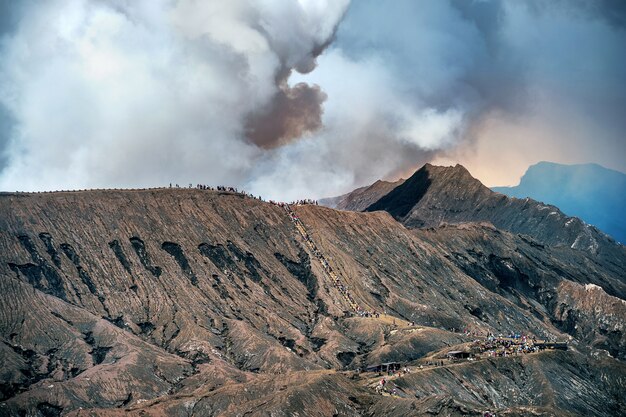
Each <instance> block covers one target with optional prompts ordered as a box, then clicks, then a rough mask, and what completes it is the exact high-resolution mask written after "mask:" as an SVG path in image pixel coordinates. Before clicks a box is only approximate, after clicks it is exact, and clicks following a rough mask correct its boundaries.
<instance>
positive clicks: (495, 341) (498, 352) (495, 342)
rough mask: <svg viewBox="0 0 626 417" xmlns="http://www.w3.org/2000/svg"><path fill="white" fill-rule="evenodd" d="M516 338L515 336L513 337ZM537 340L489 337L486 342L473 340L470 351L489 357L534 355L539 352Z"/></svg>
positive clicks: (522, 337) (525, 337)
mask: <svg viewBox="0 0 626 417" xmlns="http://www.w3.org/2000/svg"><path fill="white" fill-rule="evenodd" d="M513 336H516V335H513ZM536 342H537V339H535V338H534V337H533V338H529V337H527V336H521V335H517V337H512V338H501V337H495V336H493V335H489V336H488V337H487V339H486V340H475V341H474V343H473V344H472V345H471V350H472V351H473V352H475V353H476V354H479V355H482V356H491V357H500V356H502V357H506V356H513V355H521V354H525V353H534V352H538V351H539V347H538V346H536Z"/></svg>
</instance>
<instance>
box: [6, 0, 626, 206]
mask: <svg viewBox="0 0 626 417" xmlns="http://www.w3.org/2000/svg"><path fill="white" fill-rule="evenodd" d="M347 1H348V0H344V1H313V0H300V1H297V2H296V1H287V0H284V1H279V0H259V1H252V0H236V1H228V2H220V1H200V0H178V1H175V0H155V1H136V2H135V1H133V2H129V1H124V0H106V1H104V0H65V1H62V0H52V1H49V2H19V3H20V4H21V6H20V7H19V9H15V8H10V9H11V11H10V14H9V13H7V14H6V16H9V15H10V16H11V17H10V18H7V19H6V23H3V22H4V21H0V39H1V41H0V58H1V59H0V153H1V154H2V155H3V157H2V158H0V170H1V171H0V189H8V190H12V189H23V190H29V189H58V188H84V187H111V186H113V187H121V186H153V185H163V184H168V183H169V182H178V183H181V184H188V183H189V182H194V183H195V182H203V183H211V184H232V185H236V186H240V187H241V186H243V187H245V188H246V189H248V190H249V191H252V192H254V193H256V194H261V195H263V196H264V197H268V198H277V199H291V198H300V197H322V196H328V195H336V194H339V193H343V192H346V191H348V190H350V189H352V188H354V187H356V186H361V185H364V184H366V183H369V182H373V181H374V180H376V179H378V178H387V179H390V178H395V177H397V176H399V175H406V174H407V173H410V172H411V170H412V169H414V168H417V167H418V166H419V165H421V164H422V163H424V162H427V161H431V160H433V159H435V160H437V161H449V162H461V163H464V164H466V165H468V168H470V171H472V172H475V173H478V175H479V178H481V179H487V178H489V180H488V181H487V182H491V184H495V183H499V184H505V183H507V182H509V183H510V182H512V181H513V180H512V179H511V178H515V176H519V175H521V174H522V173H523V171H524V169H525V167H526V166H527V165H528V164H530V163H534V162H536V161H538V160H541V159H551V160H555V161H557V162H588V161H595V162H599V163H601V164H604V165H606V166H609V167H612V168H614V169H618V170H626V166H625V164H626V161H624V158H623V156H622V155H624V154H626V149H625V146H626V145H625V142H626V141H624V140H623V132H624V131H625V130H626V124H625V123H626V120H625V119H624V118H623V116H622V113H623V109H624V108H625V107H626V79H625V78H626V70H625V67H626V56H624V54H623V53H622V49H623V45H624V44H625V43H626V42H625V41H626V39H625V37H626V34H625V33H626V32H625V31H624V22H625V21H626V19H625V16H626V12H625V10H626V9H625V8H624V7H623V5H622V3H623V2H615V1H613V0H603V1H591V0H572V1H564V0H556V1H548V0H532V1H528V2H517V1H512V0H474V1H466V0H423V1H420V2H415V1H410V0H394V1H392V2H379V1H373V0H360V1H358V2H353V3H352V4H351V5H350V7H349V8H348V3H347ZM5 7H6V6H5ZM346 10H347V11H346ZM26 17H27V18H26ZM3 25H4V26H3ZM498 176H499V178H500V180H498V179H497V178H498Z"/></svg>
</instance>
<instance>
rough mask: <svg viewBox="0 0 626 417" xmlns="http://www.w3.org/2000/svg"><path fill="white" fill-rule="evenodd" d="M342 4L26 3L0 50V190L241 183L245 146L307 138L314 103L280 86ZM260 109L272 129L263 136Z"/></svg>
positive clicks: (301, 89)
mask: <svg viewBox="0 0 626 417" xmlns="http://www.w3.org/2000/svg"><path fill="white" fill-rule="evenodd" d="M346 6H347V3H346V2H345V1H332V2H331V1H329V2H323V1H322V2H311V1H305V0H302V1H300V2H293V1H278V0H276V1H270V0H264V1H256V0H255V1H246V0H238V1H229V2H205V1H196V0H180V1H177V2H173V1H165V0H155V1H149V2H127V1H122V0H108V1H96V0H67V1H60V0H57V1H50V2H44V3H40V2H37V3H33V4H31V5H30V6H29V7H28V10H27V13H24V16H23V18H22V19H21V20H20V21H19V24H18V25H17V26H16V28H15V30H13V31H12V32H11V33H10V34H9V35H6V36H5V37H4V38H3V42H2V47H1V54H2V59H1V60H0V93H2V94H1V97H0V101H1V104H2V106H4V107H5V108H6V109H7V110H8V113H9V114H10V115H11V117H12V118H13V119H14V120H15V124H16V128H15V129H13V130H12V133H11V138H10V140H9V142H8V144H5V149H4V152H5V154H6V155H7V158H8V164H7V165H6V166H5V167H4V169H3V171H2V173H1V174H0V189H9V190H10V189H25V190H29V189H58V188H77V187H78V188H82V187H99V186H148V185H163V184H167V183H169V182H179V183H185V184H186V183H188V182H191V181H193V182H203V181H206V182H212V183H227V184H240V183H242V182H243V181H244V180H245V178H246V176H247V175H248V172H249V169H250V166H251V165H253V164H254V161H255V159H256V158H258V157H259V155H260V154H261V153H262V149H260V148H259V146H257V145H262V146H268V147H270V146H272V145H273V142H276V141H278V142H282V141H287V140H292V139H294V137H296V136H297V135H299V134H300V133H302V132H304V131H311V130H314V129H317V128H319V117H317V119H316V117H315V116H314V114H318V115H319V114H320V113H321V109H320V105H321V103H322V101H323V97H324V96H323V93H322V92H321V91H320V90H319V88H317V87H315V86H304V85H301V86H297V87H289V86H286V85H284V82H283V80H284V79H285V78H286V76H288V74H289V73H290V72H291V71H292V70H296V71H310V70H311V69H313V68H314V66H315V58H316V56H317V55H319V53H320V52H321V51H322V50H323V48H324V46H325V45H327V43H328V40H329V39H330V38H332V36H333V34H334V31H335V28H336V25H337V23H338V22H339V20H340V19H341V17H342V15H343V13H344V11H345V8H346ZM26 16H27V17H28V18H26ZM303 105H304V106H306V108H307V110H308V112H310V113H311V114H312V115H311V116H308V112H307V114H304V111H303V110H302V109H301V108H300V106H303ZM268 108H269V109H271V110H270V111H269V114H270V115H273V116H277V115H278V116H282V117H284V121H283V123H282V127H281V128H280V129H278V128H277V129H275V130H271V129H265V130H263V127H264V124H263V123H265V126H266V125H267V121H265V120H264V119H263V118H262V117H259V116H258V115H259V114H262V112H261V110H262V109H268ZM255 116H256V117H257V118H256V119H254V117H255ZM251 120H252V122H251ZM255 121H257V122H258V123H259V124H258V125H255V123H254V122H255ZM251 127H253V128H254V129H252V132H253V134H252V135H250V137H247V134H248V133H249V132H250V129H251ZM255 132H256V136H255ZM259 132H261V133H262V134H260V133H259ZM251 139H255V140H256V141H255V140H251Z"/></svg>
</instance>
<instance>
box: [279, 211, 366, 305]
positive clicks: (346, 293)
mask: <svg viewBox="0 0 626 417" xmlns="http://www.w3.org/2000/svg"><path fill="white" fill-rule="evenodd" d="M303 201H309V200H303ZM310 201H312V200H310ZM280 206H281V207H283V208H284V209H285V211H287V214H288V215H289V218H290V219H291V221H292V222H293V223H294V225H295V226H296V229H297V230H298V231H299V232H300V235H301V236H302V238H303V239H304V241H305V242H306V244H307V246H308V247H309V249H311V252H313V255H315V257H316V258H317V259H318V260H319V261H320V263H321V264H322V267H323V268H324V271H325V272H326V274H327V275H328V276H329V277H330V278H331V282H332V283H333V285H334V287H335V288H336V289H337V290H338V291H339V293H341V295H342V296H343V297H344V299H345V300H346V301H347V302H348V304H349V305H350V307H351V308H352V310H353V311H354V312H355V313H356V314H358V315H360V316H363V315H365V314H366V311H365V310H364V309H362V308H361V307H360V306H359V305H358V304H357V302H356V301H355V300H354V297H352V294H350V290H349V289H348V286H347V285H345V284H344V283H343V282H341V280H340V278H339V276H338V275H337V274H336V273H335V271H334V270H333V268H332V267H331V266H330V264H329V263H328V261H327V260H326V258H325V257H324V254H323V253H322V252H321V251H320V250H319V249H318V248H317V245H316V244H315V242H313V239H311V236H309V233H308V232H307V231H306V228H305V227H304V224H303V223H302V221H301V220H300V218H299V217H298V215H297V214H296V213H295V212H294V211H293V210H292V209H291V207H290V206H289V204H281V205H280Z"/></svg>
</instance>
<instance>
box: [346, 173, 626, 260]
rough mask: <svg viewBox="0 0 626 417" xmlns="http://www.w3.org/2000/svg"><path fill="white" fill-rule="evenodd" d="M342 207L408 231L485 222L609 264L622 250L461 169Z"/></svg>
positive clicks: (417, 177) (553, 210)
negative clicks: (382, 217)
mask: <svg viewBox="0 0 626 417" xmlns="http://www.w3.org/2000/svg"><path fill="white" fill-rule="evenodd" d="M371 188H372V186H370V187H365V188H361V189H358V190H355V192H354V193H358V199H357V198H353V197H354V196H350V195H349V194H348V195H345V196H343V197H342V201H344V202H355V201H366V200H371V198H368V197H366V196H365V195H363V194H364V193H366V191H367V190H368V189H371ZM374 189H375V190H376V191H378V189H376V188H374ZM344 209H345V210H353V211H379V210H384V211H387V212H388V213H390V214H391V215H392V216H393V217H394V218H395V219H396V220H398V221H400V222H402V223H403V224H404V225H405V226H407V227H409V228H427V227H437V226H440V225H442V224H446V223H451V224H454V223H457V224H459V223H468V222H489V223H491V224H493V225H494V226H495V227H497V228H498V229H502V230H506V231H510V232H512V233H516V234H522V235H527V236H530V237H532V238H533V239H535V240H536V241H538V242H540V243H541V244H546V245H550V246H568V247H571V248H574V249H578V250H583V251H586V252H588V253H591V254H594V255H601V256H602V257H606V258H607V259H616V260H617V261H615V262H623V260H624V259H625V257H624V253H625V252H626V249H625V248H624V247H623V246H621V245H619V244H617V242H615V240H614V239H612V238H611V237H610V236H608V235H606V234H605V233H603V232H601V231H600V230H599V229H597V228H595V227H593V226H590V225H588V224H586V223H585V222H583V221H582V220H580V219H578V218H576V217H570V216H567V215H565V214H564V213H563V212H561V211H560V210H559V209H558V208H557V207H555V206H552V205H546V204H543V203H540V202H538V201H535V200H532V199H530V198H525V199H517V198H510V197H507V196H505V195H503V194H500V193H497V192H494V191H492V190H490V189H489V188H488V187H486V186H485V185H483V184H482V183H481V182H480V181H479V180H477V179H476V178H474V177H472V175H471V174H470V173H469V172H468V171H467V169H465V168H464V167H463V166H461V165H456V166H454V167H440V166H434V165H431V164H426V165H424V166H423V167H422V168H420V169H419V170H417V171H416V172H415V173H414V174H413V175H412V176H411V177H410V178H408V179H407V180H405V181H403V182H402V183H401V184H399V185H398V186H396V187H395V188H393V189H392V190H391V191H390V192H389V193H387V194H386V195H384V196H382V197H380V198H379V199H378V200H377V201H375V202H374V203H372V204H371V205H370V206H368V207H366V208H365V209H363V208H362V205H360V204H356V203H354V204H346V205H345V207H344ZM611 262H612V261H611ZM622 266H623V265H622Z"/></svg>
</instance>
